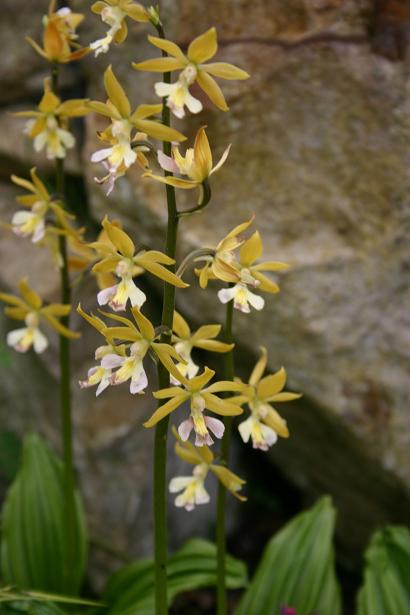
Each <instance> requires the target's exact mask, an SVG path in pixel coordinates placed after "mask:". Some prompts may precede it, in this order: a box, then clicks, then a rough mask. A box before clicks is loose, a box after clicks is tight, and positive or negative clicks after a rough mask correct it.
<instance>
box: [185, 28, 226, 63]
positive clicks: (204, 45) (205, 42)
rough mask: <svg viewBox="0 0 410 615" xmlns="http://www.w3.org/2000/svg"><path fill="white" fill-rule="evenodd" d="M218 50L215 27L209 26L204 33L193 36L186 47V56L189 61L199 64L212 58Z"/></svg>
mask: <svg viewBox="0 0 410 615" xmlns="http://www.w3.org/2000/svg"><path fill="white" fill-rule="evenodd" d="M217 51H218V44H217V41H216V30H215V28H209V30H207V31H206V32H204V34H201V35H200V36H197V37H196V38H194V40H193V41H192V43H191V44H190V45H189V47H188V53H187V56H188V58H189V60H190V62H194V63H195V64H201V62H206V61H207V60H209V59H210V58H212V57H213V56H214V55H215V54H216V52H217Z"/></svg>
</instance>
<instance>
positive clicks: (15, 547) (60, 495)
mask: <svg viewBox="0 0 410 615" xmlns="http://www.w3.org/2000/svg"><path fill="white" fill-rule="evenodd" d="M75 497H76V518H75V521H76V525H75V553H76V556H77V560H76V563H75V566H71V567H70V571H69V575H65V574H64V562H65V561H67V560H66V558H67V553H66V541H65V521H64V518H65V515H64V509H65V499H64V492H63V468H62V464H61V462H60V461H59V460H58V459H57V458H56V457H55V455H54V454H53V453H52V452H51V451H50V450H49V448H48V447H47V446H46V445H45V443H44V442H43V441H42V440H41V439H40V437H39V436H37V435H36V434H29V435H28V436H26V438H25V439H24V443H23V453H22V463H21V468H20V470H19V472H18V474H17V477H16V479H15V481H14V483H13V484H12V485H11V487H10V489H9V491H8V493H7V497H6V501H5V504H4V507H3V512H2V537H1V551H0V565H1V576H2V579H3V581H4V582H5V583H7V584H10V585H15V586H17V587H18V588H19V589H30V590H42V591H47V592H56V593H62V594H68V595H72V594H76V593H78V590H79V588H80V586H81V583H82V581H83V577H84V571H85V565H86V546H87V539H86V530H85V520H84V514H83V509H82V505H81V501H80V498H79V495H78V494H76V496H75Z"/></svg>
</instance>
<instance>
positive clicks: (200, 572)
mask: <svg viewBox="0 0 410 615" xmlns="http://www.w3.org/2000/svg"><path fill="white" fill-rule="evenodd" d="M216 569H217V566H216V547H215V545H214V544H212V543H210V542H208V541H206V540H202V539H199V538H194V539H191V540H188V542H186V543H185V545H184V546H183V547H182V548H181V549H180V550H179V551H177V552H176V553H175V554H174V555H172V556H171V557H170V559H169V562H168V602H169V604H170V605H171V604H172V601H173V600H174V598H175V597H176V596H177V595H178V594H180V593H182V592H184V591H190V590H193V589H197V588H199V587H209V586H212V585H215V584H216V574H217V573H216ZM226 582H227V586H228V587H229V588H230V589H237V588H241V587H244V586H246V583H247V574H246V567H245V564H244V563H243V562H241V561H239V560H236V559H234V558H233V557H230V556H228V558H227V579H226ZM154 583H155V579H154V564H153V562H152V560H139V561H137V562H134V563H132V564H130V565H128V566H125V567H124V568H122V569H121V570H119V571H118V572H116V573H115V574H114V575H113V576H112V577H111V579H110V580H109V582H108V585H107V588H106V591H105V592H104V595H103V601H104V602H105V603H107V604H109V605H110V607H109V609H108V610H107V611H106V613H107V615H153V614H154V613H155V605H154Z"/></svg>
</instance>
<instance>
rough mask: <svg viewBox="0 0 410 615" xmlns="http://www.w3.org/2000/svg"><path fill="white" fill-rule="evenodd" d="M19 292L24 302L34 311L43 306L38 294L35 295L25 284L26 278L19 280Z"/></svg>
mask: <svg viewBox="0 0 410 615" xmlns="http://www.w3.org/2000/svg"><path fill="white" fill-rule="evenodd" d="M18 286H19V291H20V294H21V296H22V297H23V299H24V301H25V302H26V303H27V304H28V305H29V306H30V307H32V308H34V309H35V310H38V309H39V308H41V306H42V305H43V300H42V298H41V297H40V295H39V294H37V293H36V292H35V291H34V290H33V289H32V288H30V287H29V285H28V284H27V278H23V279H22V280H20V282H19V284H18Z"/></svg>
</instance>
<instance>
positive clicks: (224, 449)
mask: <svg viewBox="0 0 410 615" xmlns="http://www.w3.org/2000/svg"><path fill="white" fill-rule="evenodd" d="M232 320H233V301H229V302H228V303H227V304H226V316H225V328H224V341H225V342H226V343H227V344H231V343H232ZM234 377H235V367H234V355H233V349H232V350H230V351H229V352H227V353H226V354H225V356H224V378H225V379H226V380H233V379H234ZM224 424H225V432H224V435H223V438H222V443H221V462H222V463H226V464H227V463H228V458H229V447H230V442H231V427H232V417H230V416H226V417H224ZM225 500H226V489H225V487H224V486H223V484H222V483H221V482H219V483H218V496H217V502H216V546H217V586H216V599H217V615H226V612H227V596H226V535H225Z"/></svg>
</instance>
